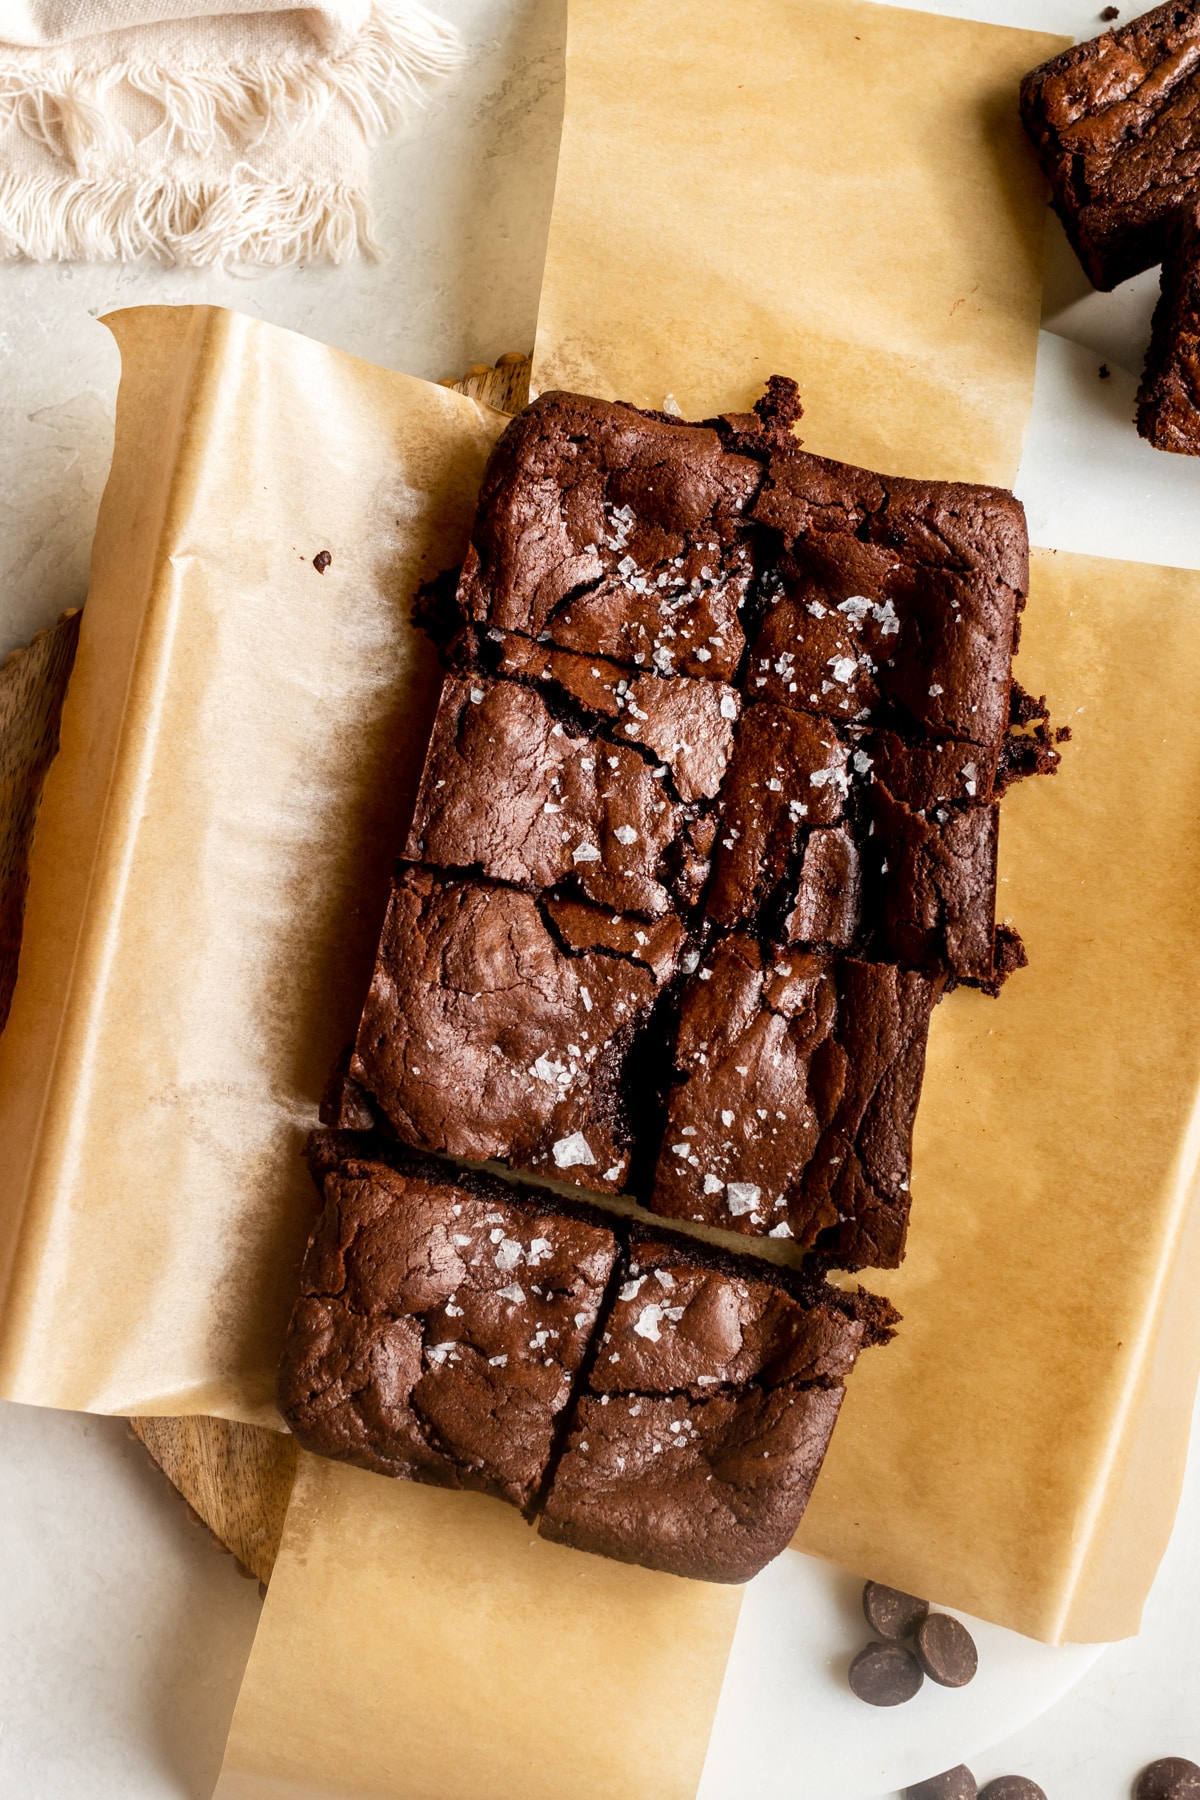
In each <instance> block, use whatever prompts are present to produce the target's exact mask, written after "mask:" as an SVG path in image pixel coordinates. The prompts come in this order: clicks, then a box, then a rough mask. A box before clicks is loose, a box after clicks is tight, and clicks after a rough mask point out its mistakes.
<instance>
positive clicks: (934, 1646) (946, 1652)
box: [916, 1613, 979, 1688]
mask: <svg viewBox="0 0 1200 1800" xmlns="http://www.w3.org/2000/svg"><path fill="white" fill-rule="evenodd" d="M916 1651H917V1657H918V1659H919V1661H920V1664H921V1667H922V1668H923V1669H924V1671H925V1673H926V1674H927V1675H928V1677H929V1679H930V1681H936V1682H937V1684H938V1686H939V1687H951V1688H959V1687H966V1685H967V1683H968V1681H973V1680H974V1679H975V1671H976V1670H977V1669H978V1667H979V1652H978V1650H976V1648H975V1639H974V1638H973V1637H972V1636H971V1634H970V1632H969V1631H968V1630H967V1628H966V1626H965V1625H960V1624H959V1622H958V1620H957V1619H952V1618H951V1617H950V1614H949V1613H930V1615H929V1617H928V1618H927V1619H923V1620H922V1621H921V1623H920V1624H919V1625H918V1627H917V1641H916Z"/></svg>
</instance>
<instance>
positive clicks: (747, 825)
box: [706, 702, 998, 981]
mask: <svg viewBox="0 0 1200 1800" xmlns="http://www.w3.org/2000/svg"><path fill="white" fill-rule="evenodd" d="M981 761H982V758H981V756H980V753H979V751H978V750H977V749H976V748H975V746H974V745H971V744H962V743H959V742H955V741H949V742H944V743H936V744H926V743H921V742H917V743H916V744H913V743H911V742H909V741H907V740H905V739H904V738H901V737H900V736H899V735H898V734H896V733H895V732H890V731H868V730H864V729H862V728H860V727H854V728H850V729H847V728H844V727H843V728H841V730H839V728H838V727H837V726H835V725H834V724H833V722H832V721H831V720H827V719H821V718H815V717H813V716H811V715H809V714H806V713H800V712H793V711H791V710H790V709H789V708H787V707H784V706H778V705H773V704H771V703H769V702H768V703H762V704H759V705H755V706H751V707H748V708H747V710H746V712H745V713H744V714H743V716H742V720H741V723H740V725H739V727H738V734H737V743H736V746H735V749H734V753H733V758H732V760H731V762H730V766H729V774H728V776H727V778H726V782H725V787H724V789H723V792H722V816H721V824H720V827H719V831H718V838H717V845H716V849H715V851H714V860H713V877H712V882H711V885H710V887H709V891H708V897H707V903H706V904H707V910H708V913H709V915H710V916H711V917H712V918H714V919H715V920H716V921H717V922H718V923H719V924H721V925H724V926H739V925H746V926H752V927H756V928H761V929H764V930H765V931H766V933H767V935H773V934H774V933H775V932H776V930H780V935H782V937H783V938H784V939H785V940H786V941H787V942H789V943H793V944H798V945H801V946H804V947H808V948H820V949H854V950H856V951H858V952H860V953H861V954H864V955H869V956H872V957H875V958H878V959H880V960H885V961H896V962H900V963H904V964H908V965H910V966H912V967H915V968H921V969H925V970H927V971H929V972H931V973H936V972H951V973H953V974H954V975H955V976H957V977H958V978H959V979H963V980H978V981H988V980H990V979H991V976H992V971H993V943H994V935H995V910H996V842H997V829H998V809H997V807H996V806H995V805H994V804H990V805H989V804H984V803H983V802H981V801H980V799H979V797H978V790H979V788H980V786H981V784H982V782H983V780H984V777H983V776H982V774H981ZM780 928H781V929H780Z"/></svg>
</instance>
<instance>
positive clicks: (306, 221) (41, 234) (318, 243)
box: [0, 168, 379, 268]
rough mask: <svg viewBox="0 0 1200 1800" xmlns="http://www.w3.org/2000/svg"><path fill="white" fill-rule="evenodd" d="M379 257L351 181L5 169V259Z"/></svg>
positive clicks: (1, 227)
mask: <svg viewBox="0 0 1200 1800" xmlns="http://www.w3.org/2000/svg"><path fill="white" fill-rule="evenodd" d="M356 251H359V252H361V253H362V254H363V255H365V256H367V257H370V258H371V259H372V260H375V259H377V258H378V256H379V247H378V245H377V243H376V242H375V239H374V237H373V236H372V233H371V225H370V217H369V210H368V206H367V201H366V196H365V195H364V194H363V193H362V192H361V191H360V190H359V189H357V188H355V187H350V186H348V185H346V184H344V183H338V184H331V185H329V186H328V187H317V186H314V185H313V184H311V183H308V182H293V183H280V182H271V181H266V180H264V179H263V178H262V177H261V176H259V175H257V174H256V173H255V172H254V171H252V170H249V169H244V168H239V169H237V170H235V171H234V174H233V177H232V178H231V179H230V180H228V181H222V182H219V183H216V182H212V183H205V182H186V181H176V180H171V179H168V178H166V177H162V176H156V177H153V178H151V179H149V180H147V181H143V182H141V183H130V182H127V181H122V180H120V179H119V178H113V177H107V178H92V177H87V176H69V175H65V176H63V177H61V178H58V177H52V176H17V175H11V174H10V175H3V176H0V257H4V258H26V259H29V260H31V261H38V262H45V261H59V260H61V261H71V262H80V261H87V262H116V261H121V262H127V261H132V260H133V259H134V258H136V257H140V256H153V257H156V258H157V259H158V260H159V261H160V262H166V263H177V264H188V265H192V266H208V267H210V266H212V265H214V264H238V263H245V264H256V265H258V266H259V267H266V268H281V267H283V266H285V265H287V264H293V263H313V262H326V263H341V262H346V261H348V260H349V259H350V258H351V257H352V256H353V255H354V254H355V252H356Z"/></svg>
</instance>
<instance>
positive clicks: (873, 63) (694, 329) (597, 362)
mask: <svg viewBox="0 0 1200 1800" xmlns="http://www.w3.org/2000/svg"><path fill="white" fill-rule="evenodd" d="M1067 42H1069V40H1068V39H1064V38H1058V37H1052V36H1049V35H1047V34H1045V33H1038V32H1031V31H1010V30H1005V29H1003V28H1001V27H998V26H993V25H980V24H976V23H974V22H971V21H967V20H962V19H946V18H937V17H933V16H931V15H929V14H926V13H916V12H910V11H908V10H907V9H899V8H896V7H890V6H874V5H864V4H861V3H860V0H738V3H737V4H736V5H734V6H731V5H728V4H727V3H726V0H654V4H653V5H646V4H645V3H644V0H571V5H570V28H569V35H568V42H567V93H566V108H565V113H564V121H563V136H562V149H561V152H560V157H559V167H558V184H557V188H556V190H555V199H554V211H553V216H552V222H551V227H550V244H549V250H548V254H547V259H546V272H545V279H544V283H543V287H542V297H541V309H540V314H539V319H538V334H537V348H536V351H535V355H534V369H533V388H534V392H535V393H537V392H539V391H541V390H542V389H545V388H550V387H565V388H576V389H578V390H580V391H582V392H584V393H594V394H603V395H606V396H609V397H610V398H613V399H623V400H632V401H634V402H636V403H637V404H638V405H641V406H650V407H661V406H662V405H663V401H664V398H665V397H666V395H667V394H668V393H671V394H673V395H674V398H675V400H676V401H677V402H678V404H679V405H680V406H681V407H682V409H683V412H684V414H685V416H686V417H688V418H703V417H705V416H706V415H709V414H712V413H714V412H718V411H723V410H725V409H727V408H735V409H740V408H744V407H746V406H748V405H749V404H750V402H751V401H752V400H753V399H754V398H755V397H756V395H757V393H758V391H759V390H760V388H761V385H762V382H763V381H764V379H765V378H766V377H767V376H768V375H772V374H784V375H793V376H795V377H796V379H797V380H798V381H799V382H800V385H801V389H802V392H803V395H804V400H805V405H806V407H807V409H808V416H807V418H806V420H805V422H804V424H803V426H802V428H801V429H802V434H803V436H804V440H805V443H806V444H807V446H808V448H809V449H812V450H816V451H818V452H820V453H821V454H823V455H827V456H838V457H843V458H846V459H847V460H849V461H852V462H860V463H865V464H866V465H867V466H868V467H870V468H876V469H886V470H888V471H889V472H891V473H896V474H905V475H922V476H937V477H944V478H947V479H951V480H959V481H995V482H1000V483H1002V484H1003V485H1004V486H1011V485H1012V481H1013V479H1014V477H1015V475H1016V470H1017V464H1018V461H1019V458H1020V452H1021V443H1022V439H1023V437H1024V434H1025V427H1026V423H1027V421H1028V418H1029V407H1030V401H1031V398H1032V394H1033V376H1034V363H1035V358H1036V352H1037V332H1038V317H1039V311H1040V304H1041V270H1042V241H1043V229H1044V218H1045V206H1044V189H1043V185H1042V180H1041V176H1040V174H1039V172H1038V170H1037V168H1036V165H1035V163H1034V161H1033V156H1032V153H1031V151H1030V148H1029V145H1028V143H1027V142H1026V141H1025V137H1024V133H1023V132H1022V130H1021V126H1020V121H1019V119H1018V117H1017V108H1016V92H1017V83H1018V81H1019V79H1020V77H1021V76H1022V75H1023V74H1024V73H1025V72H1026V71H1027V70H1028V69H1031V68H1033V67H1034V65H1035V64H1037V63H1039V62H1042V61H1044V60H1045V58H1046V57H1048V56H1051V55H1053V54H1054V53H1055V51H1057V50H1059V49H1062V48H1063V46H1064V45H1065V44H1066V43H1067Z"/></svg>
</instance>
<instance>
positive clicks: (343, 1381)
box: [278, 1134, 617, 1512]
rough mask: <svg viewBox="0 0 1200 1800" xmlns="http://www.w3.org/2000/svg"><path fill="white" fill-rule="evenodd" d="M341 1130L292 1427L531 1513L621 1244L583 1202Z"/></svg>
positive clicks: (369, 1465)
mask: <svg viewBox="0 0 1200 1800" xmlns="http://www.w3.org/2000/svg"><path fill="white" fill-rule="evenodd" d="M322 1135H325V1134H322ZM329 1135H330V1137H331V1138H332V1143H331V1144H330V1145H329V1146H328V1149H329V1152H330V1154H329V1155H328V1157H321V1159H320V1160H323V1161H325V1164H326V1173H325V1177H324V1201H325V1204H324V1211H323V1213H322V1215H321V1218H320V1220H319V1222H318V1224H317V1226H316V1228H315V1230H314V1232H313V1235H312V1238H311V1241H310V1243H309V1246H308V1251H307V1254H306V1256H305V1259H304V1267H303V1272H302V1275H301V1281H300V1296H299V1298H298V1300H297V1301H296V1305H295V1309H294V1311H293V1313H292V1317H291V1322H290V1324H289V1326H288V1333H287V1339H286V1342H285V1345H284V1351H283V1360H282V1364H281V1367H280V1372H279V1382H278V1396H279V1406H280V1410H281V1411H282V1413H283V1416H284V1418H285V1419H286V1420H287V1423H288V1424H289V1426H290V1427H291V1429H292V1431H293V1433H294V1434H295V1437H296V1439H297V1441H298V1442H299V1443H300V1444H301V1445H302V1446H303V1448H304V1449H306V1450H311V1451H313V1452H315V1453H316V1454H317V1455H320V1456H329V1457H334V1458H336V1459H337V1460H338V1461H341V1462H352V1463H357V1464H358V1465H359V1467H361V1468H364V1469H373V1470H376V1471H377V1472H378V1473H380V1474H383V1475H394V1476H400V1477H403V1478H405V1479H408V1480H412V1481H425V1482H430V1483H433V1484H434V1485H436V1486H439V1487H450V1488H472V1489H477V1490H479V1491H480V1492H483V1493H488V1494H494V1495H495V1496H496V1497H497V1498H499V1499H501V1500H507V1501H510V1502H511V1503H512V1505H514V1506H519V1507H521V1508H522V1509H523V1510H524V1511H526V1512H529V1511H530V1510H531V1509H532V1507H533V1506H534V1504H535V1503H536V1501H537V1498H538V1494H539V1491H540V1488H541V1483H542V1479H543V1476H544V1473H545V1470H546V1466H547V1463H548V1462H549V1459H550V1454H551V1449H552V1445H553V1439H554V1432H555V1424H556V1420H557V1418H558V1416H559V1414H561V1412H562V1411H563V1408H564V1407H565V1406H566V1404H567V1402H568V1400H569V1398H570V1395H571V1390H572V1384H573V1382H574V1380H575V1377H576V1376H577V1374H578V1371H579V1368H580V1365H581V1363H582V1361H583V1358H584V1355H585V1352H586V1350H587V1347H588V1345H589V1343H590V1340H591V1337H592V1333H593V1329H594V1326H595V1322H596V1317H597V1313H598V1311H599V1308H600V1303H601V1300H602V1299H603V1296H604V1292H605V1286H606V1283H607V1281H608V1278H609V1274H610V1272H611V1270H612V1268H613V1264H614V1262H615V1260H616V1255H617V1241H616V1238H615V1237H614V1235H613V1233H612V1232H611V1231H610V1230H609V1229H608V1228H607V1225H606V1223H605V1221H604V1220H603V1219H602V1218H601V1217H600V1215H598V1214H596V1215H593V1214H590V1213H588V1212H586V1211H585V1210H584V1209H583V1208H574V1209H572V1208H569V1207H566V1206H563V1205H558V1204H555V1203H554V1202H553V1201H551V1200H550V1199H549V1197H548V1196H545V1197H544V1196H540V1195H534V1194H532V1193H530V1192H528V1191H524V1192H522V1191H521V1190H517V1189H514V1188H512V1187H510V1186H507V1185H506V1184H505V1183H503V1182H501V1181H497V1180H495V1179H494V1178H489V1177H480V1176H472V1175H465V1174H460V1173H458V1172H456V1171H454V1170H452V1169H449V1168H447V1167H445V1166H444V1165H441V1164H438V1163H434V1162H432V1161H430V1160H428V1159H424V1158H406V1157H405V1156H404V1155H403V1154H400V1153H398V1152H397V1151H395V1150H393V1151H391V1152H390V1153H389V1159H388V1161H386V1162H385V1161H383V1160H381V1159H380V1157H379V1155H378V1154H376V1155H374V1156H369V1157H368V1156H363V1155H362V1154H361V1153H360V1154H358V1155H356V1154H354V1147H353V1146H352V1145H351V1144H350V1143H349V1142H348V1140H347V1138H346V1137H345V1135H344V1134H329Z"/></svg>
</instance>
